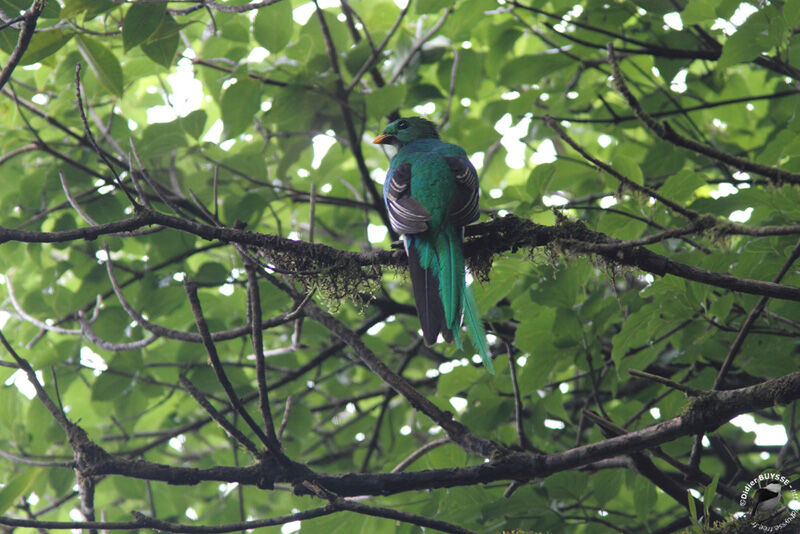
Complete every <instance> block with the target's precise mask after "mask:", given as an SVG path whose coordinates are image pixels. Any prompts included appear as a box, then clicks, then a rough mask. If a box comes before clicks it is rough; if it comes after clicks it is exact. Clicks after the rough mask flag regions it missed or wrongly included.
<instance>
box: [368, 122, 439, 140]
mask: <svg viewBox="0 0 800 534" xmlns="http://www.w3.org/2000/svg"><path fill="white" fill-rule="evenodd" d="M426 138H427V139H439V134H438V133H436V125H434V124H433V123H432V122H431V121H429V120H427V119H423V118H422V117H408V118H407V119H397V120H396V121H394V122H392V123H391V124H389V126H387V127H386V129H385V130H384V131H383V133H382V134H380V135H379V136H378V137H376V138H375V139H373V140H372V142H373V143H375V144H376V145H394V146H396V147H397V148H401V147H403V146H405V145H407V144H408V143H410V142H411V141H416V140H417V139H426Z"/></svg>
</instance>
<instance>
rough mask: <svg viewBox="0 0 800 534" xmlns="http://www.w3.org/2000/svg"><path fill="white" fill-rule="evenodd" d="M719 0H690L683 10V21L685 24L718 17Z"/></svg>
mask: <svg viewBox="0 0 800 534" xmlns="http://www.w3.org/2000/svg"><path fill="white" fill-rule="evenodd" d="M716 4H717V2H715V1H713V0H689V3H688V4H686V7H685V8H683V11H681V21H682V22H683V24H684V26H688V25H690V24H699V23H701V22H706V21H713V20H716V18H717V11H716Z"/></svg>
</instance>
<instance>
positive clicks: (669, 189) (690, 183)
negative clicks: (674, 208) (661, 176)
mask: <svg viewBox="0 0 800 534" xmlns="http://www.w3.org/2000/svg"><path fill="white" fill-rule="evenodd" d="M704 185H706V182H705V180H703V179H702V178H701V177H700V176H699V175H698V174H697V173H696V172H694V171H681V172H679V173H678V174H675V175H673V176H670V177H669V178H667V181H666V182H664V185H662V186H661V187H659V188H658V192H659V193H661V194H662V195H663V196H664V197H666V198H668V199H670V200H674V201H675V202H677V203H678V204H683V203H685V202H688V201H689V200H691V199H692V198H694V192H695V191H696V190H697V189H699V188H701V187H703V186H704Z"/></svg>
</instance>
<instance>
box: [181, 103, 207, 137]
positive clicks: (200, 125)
mask: <svg viewBox="0 0 800 534" xmlns="http://www.w3.org/2000/svg"><path fill="white" fill-rule="evenodd" d="M207 119H208V115H207V114H206V112H205V110H202V109H196V110H194V111H192V112H191V113H189V114H188V115H186V116H185V117H183V118H181V119H180V123H181V127H182V128H183V131H184V132H186V133H187V134H189V135H190V136H192V137H193V138H195V139H200V136H201V135H203V131H204V130H205V127H206V120H207Z"/></svg>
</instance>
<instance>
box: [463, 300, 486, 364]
mask: <svg viewBox="0 0 800 534" xmlns="http://www.w3.org/2000/svg"><path fill="white" fill-rule="evenodd" d="M461 302H462V304H463V305H464V323H466V325H467V332H468V333H469V337H470V339H472V343H474V344H475V348H477V349H478V353H479V354H480V355H481V359H482V360H483V365H484V367H486V370H487V371H489V373H490V374H494V366H492V356H491V354H489V344H488V343H487V342H486V331H485V330H484V329H483V322H482V321H481V317H480V315H478V305H477V304H476V303H475V297H473V296H472V291H471V290H470V288H468V287H466V285H465V286H464V291H463V292H462V294H461Z"/></svg>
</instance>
